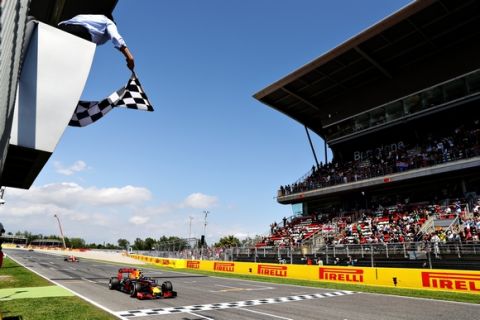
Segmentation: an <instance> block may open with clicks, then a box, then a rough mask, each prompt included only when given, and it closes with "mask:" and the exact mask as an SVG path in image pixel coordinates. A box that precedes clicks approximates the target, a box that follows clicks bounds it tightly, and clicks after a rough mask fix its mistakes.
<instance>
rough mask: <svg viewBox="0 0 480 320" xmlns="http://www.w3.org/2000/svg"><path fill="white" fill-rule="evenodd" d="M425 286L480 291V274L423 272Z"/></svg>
mask: <svg viewBox="0 0 480 320" xmlns="http://www.w3.org/2000/svg"><path fill="white" fill-rule="evenodd" d="M422 285H423V287H424V288H434V289H442V290H445V289H447V290H459V291H475V292H480V274H472V273H445V272H422Z"/></svg>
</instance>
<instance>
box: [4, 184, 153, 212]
mask: <svg viewBox="0 0 480 320" xmlns="http://www.w3.org/2000/svg"><path fill="white" fill-rule="evenodd" d="M8 192H9V201H16V202H17V203H18V202H20V203H35V204H37V205H39V204H44V205H45V204H53V205H56V206H59V207H63V208H75V207H82V206H121V205H128V204H135V203H141V202H144V201H147V200H150V198H151V193H150V191H149V190H148V189H146V188H142V187H134V186H124V187H110V188H97V187H88V188H84V187H82V186H80V185H78V184H76V183H70V182H62V183H54V184H47V185H44V186H41V187H32V188H30V190H28V191H27V190H19V189H12V190H11V191H10V190H9V191H8Z"/></svg>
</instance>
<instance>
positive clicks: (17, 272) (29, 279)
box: [0, 258, 52, 289]
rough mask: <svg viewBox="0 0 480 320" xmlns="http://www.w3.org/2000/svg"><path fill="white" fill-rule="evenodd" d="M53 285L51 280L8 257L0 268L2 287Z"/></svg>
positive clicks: (0, 283) (0, 286)
mask: <svg viewBox="0 0 480 320" xmlns="http://www.w3.org/2000/svg"><path fill="white" fill-rule="evenodd" d="M49 285H52V284H51V283H50V282H49V281H47V280H45V279H43V278H41V277H39V276H37V275H36V274H35V273H33V272H30V271H29V270H27V269H25V268H24V267H22V266H21V265H19V264H17V263H15V262H14V261H13V260H11V259H9V258H6V259H4V260H3V266H2V267H1V268H0V289H5V288H24V287H43V286H49Z"/></svg>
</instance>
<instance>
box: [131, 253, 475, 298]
mask: <svg viewBox="0 0 480 320" xmlns="http://www.w3.org/2000/svg"><path fill="white" fill-rule="evenodd" d="M130 256H131V257H133V258H135V259H138V260H141V261H144V262H147V263H151V264H154V265H159V266H164V267H171V268H176V269H179V268H186V269H191V270H202V271H211V272H218V273H224V274H239V275H252V276H259V277H268V278H277V279H296V280H309V281H318V282H329V283H343V284H357V285H366V286H381V287H391V288H404V289H421V290H432V291H443V292H462V293H469V294H480V271H458V270H428V269H427V270H426V269H405V268H369V267H353V266H350V267H341V266H316V265H293V264H292V265H287V264H270V263H254V262H232V261H211V260H185V259H165V258H159V257H151V256H144V255H137V254H132V255H130Z"/></svg>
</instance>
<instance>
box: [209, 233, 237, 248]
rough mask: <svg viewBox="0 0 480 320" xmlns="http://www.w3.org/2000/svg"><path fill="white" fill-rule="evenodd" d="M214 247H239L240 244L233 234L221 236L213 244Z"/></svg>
mask: <svg viewBox="0 0 480 320" xmlns="http://www.w3.org/2000/svg"><path fill="white" fill-rule="evenodd" d="M214 246H215V247H217V248H218V247H224V248H225V247H227V248H230V247H239V246H240V240H239V239H238V238H237V237H235V236H232V235H230V236H226V237H223V238H220V240H219V241H218V242H217V243H215V244H214Z"/></svg>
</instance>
